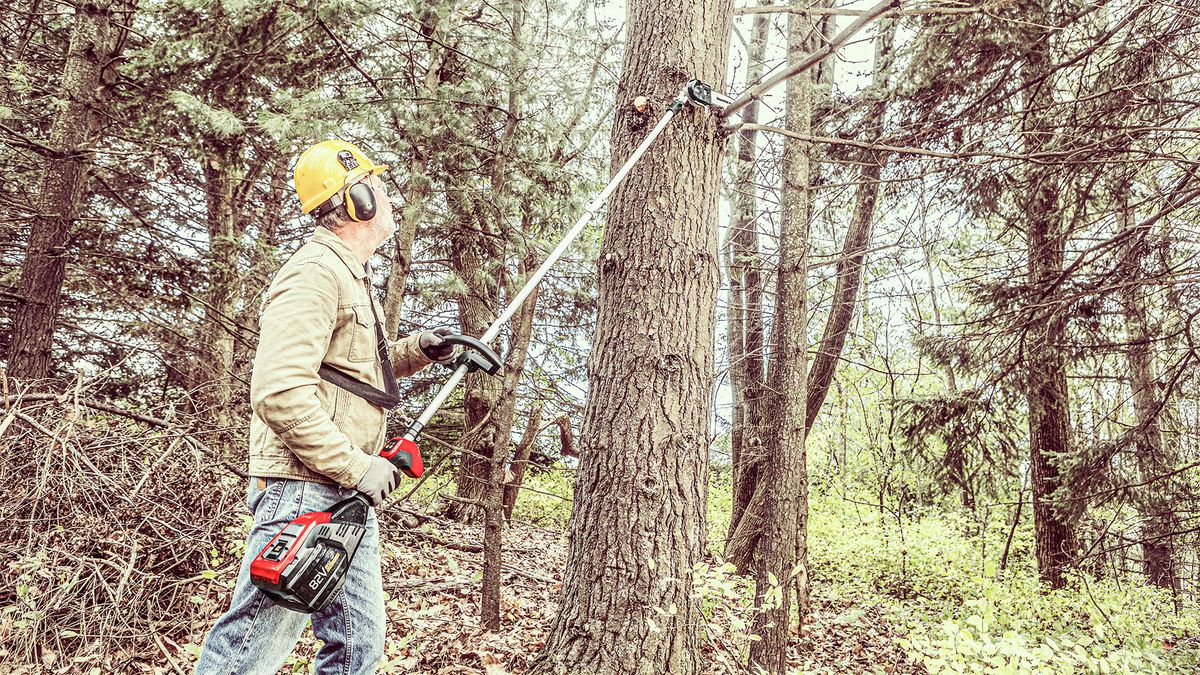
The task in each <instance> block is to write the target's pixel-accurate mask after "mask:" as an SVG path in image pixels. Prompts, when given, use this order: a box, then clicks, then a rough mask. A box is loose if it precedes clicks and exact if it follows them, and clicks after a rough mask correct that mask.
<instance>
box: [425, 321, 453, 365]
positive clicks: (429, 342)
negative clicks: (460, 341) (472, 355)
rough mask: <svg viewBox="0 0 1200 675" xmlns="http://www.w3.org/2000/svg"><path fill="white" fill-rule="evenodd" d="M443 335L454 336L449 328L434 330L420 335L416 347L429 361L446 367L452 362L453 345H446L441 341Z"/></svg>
mask: <svg viewBox="0 0 1200 675" xmlns="http://www.w3.org/2000/svg"><path fill="white" fill-rule="evenodd" d="M443 335H454V331H453V330H450V329H449V328H434V329H433V330H427V331H425V332H424V333H421V339H420V341H418V342H417V345H418V346H419V347H420V348H421V351H422V352H424V353H425V356H428V357H429V359H430V360H431V361H434V362H435V363H440V364H442V365H447V364H449V363H450V362H451V361H453V360H454V345H448V344H446V343H445V341H443V340H442V336H443Z"/></svg>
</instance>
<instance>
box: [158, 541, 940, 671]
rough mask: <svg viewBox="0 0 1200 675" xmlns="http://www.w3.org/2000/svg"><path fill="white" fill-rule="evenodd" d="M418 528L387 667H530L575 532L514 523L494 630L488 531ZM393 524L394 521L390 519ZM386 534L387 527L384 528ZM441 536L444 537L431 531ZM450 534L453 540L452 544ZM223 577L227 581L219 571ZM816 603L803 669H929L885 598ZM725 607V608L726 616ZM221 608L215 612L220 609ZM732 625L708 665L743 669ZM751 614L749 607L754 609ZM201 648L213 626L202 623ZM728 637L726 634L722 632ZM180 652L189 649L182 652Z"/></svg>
mask: <svg viewBox="0 0 1200 675" xmlns="http://www.w3.org/2000/svg"><path fill="white" fill-rule="evenodd" d="M433 525H435V527H433V528H431V529H428V530H421V532H427V533H433V532H435V534H421V535H418V534H415V532H416V531H414V530H401V531H400V532H396V528H387V529H391V530H392V532H393V534H392V536H391V538H390V541H389V540H385V542H384V543H383V548H384V551H385V553H384V557H383V567H384V570H383V573H384V588H385V590H386V591H387V593H388V595H389V600H388V603H387V614H388V639H387V644H386V646H385V652H386V656H385V660H384V663H383V664H382V666H381V667H380V669H379V672H380V673H422V674H430V675H433V674H436V675H451V674H458V673H462V674H466V673H483V674H485V675H503V674H506V673H513V674H516V673H522V672H524V671H525V670H526V668H527V667H528V665H529V663H530V661H531V659H532V658H533V657H534V656H535V655H536V653H537V652H538V650H539V649H540V648H541V647H542V645H543V643H544V640H545V638H546V635H547V631H548V630H549V627H550V623H551V621H552V620H553V618H554V616H555V614H556V612H557V610H558V604H557V599H558V591H559V587H560V584H561V581H562V570H563V568H564V566H565V564H566V539H565V537H564V534H563V532H562V531H560V530H554V529H545V528H540V527H535V526H531V525H527V524H524V523H520V522H516V523H513V524H512V525H511V526H510V527H509V528H507V529H506V531H505V534H504V560H505V566H504V571H503V574H502V593H501V614H502V620H503V626H502V628H501V629H500V630H499V631H497V632H489V631H485V630H483V629H481V628H480V625H479V605H478V596H479V582H480V579H481V577H482V557H481V554H479V553H477V552H473V551H469V550H459V549H460V548H462V549H469V548H473V545H474V544H475V542H478V541H480V540H481V538H482V537H481V532H480V529H479V528H477V527H473V526H464V525H459V524H456V523H447V522H438V523H433ZM385 532H386V529H385ZM385 536H386V534H385ZM431 536H434V537H436V538H437V539H440V540H441V541H440V542H435V541H431V540H430V537H431ZM447 543H449V544H451V545H450V546H448V545H447ZM214 581H218V582H219V581H220V580H219V579H218V580H214ZM813 595H814V602H813V612H812V615H811V618H810V621H809V622H808V623H806V624H805V635H804V637H803V638H800V637H798V636H797V637H795V638H794V643H793V647H792V649H791V662H792V665H793V666H794V667H795V668H796V669H797V671H798V672H802V673H924V672H925V670H924V668H922V667H921V666H919V665H914V664H912V663H911V662H910V661H909V660H908V659H907V657H906V656H905V654H904V652H903V650H901V649H900V648H899V647H898V646H897V645H896V642H895V639H894V638H895V636H894V634H893V632H892V631H891V627H890V625H889V623H888V621H887V620H886V619H885V617H884V613H883V610H882V608H881V607H879V606H853V605H850V604H848V603H844V602H836V601H831V600H825V599H822V598H823V596H824V594H823V593H822V588H821V587H820V586H819V585H818V586H817V587H816V588H815V589H814V594H813ZM718 616H720V617H723V618H718ZM213 618H215V615H214V617H213ZM709 618H710V619H711V620H713V621H716V622H722V621H723V622H724V624H725V625H722V626H719V627H714V628H716V629H715V630H710V631H708V633H707V639H706V644H705V647H704V649H703V652H704V659H705V662H706V667H705V672H706V673H712V674H714V675H716V674H722V675H724V674H727V673H729V674H732V673H741V672H744V667H743V665H742V664H741V661H742V658H743V657H742V653H743V648H744V647H745V644H744V643H742V644H729V643H730V642H740V641H738V640H736V639H728V638H731V637H734V636H736V635H737V631H736V630H732V629H731V628H730V626H729V625H728V623H729V620H730V618H731V614H729V613H728V612H724V613H721V612H714V613H713V616H711V617H709ZM746 618H747V619H748V617H746ZM196 628H197V632H196V633H195V635H194V636H193V637H192V645H189V648H188V649H187V651H190V652H193V653H194V652H195V650H196V646H197V645H199V643H200V641H201V640H202V639H203V637H204V630H205V629H206V627H205V626H196ZM722 637H724V638H726V639H722ZM317 648H318V645H317V643H316V642H315V640H314V639H313V638H312V636H311V632H306V634H305V637H304V638H303V640H302V642H301V645H300V647H299V648H298V650H297V651H296V652H295V653H294V655H293V658H292V659H291V661H290V662H289V667H288V668H285V669H284V671H283V672H301V673H303V672H308V669H309V667H310V663H311V658H312V655H314V654H315V653H316V650H317ZM180 656H181V658H180V660H181V661H187V660H188V655H186V654H181V655H180Z"/></svg>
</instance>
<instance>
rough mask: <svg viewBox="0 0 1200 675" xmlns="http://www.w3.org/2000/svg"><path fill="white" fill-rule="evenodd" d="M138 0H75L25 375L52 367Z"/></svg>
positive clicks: (24, 274) (40, 193) (23, 292)
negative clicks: (110, 101)
mask: <svg viewBox="0 0 1200 675" xmlns="http://www.w3.org/2000/svg"><path fill="white" fill-rule="evenodd" d="M135 5H136V2H134V1H133V0H115V1H109V2H105V1H99V2H81V3H78V4H77V5H76V6H75V19H74V23H73V26H72V28H71V40H70V43H69V46H68V47H67V56H66V62H65V63H64V64H63V72H62V81H61V83H60V86H59V98H61V99H62V101H63V102H64V105H63V106H62V108H60V109H59V111H58V113H57V114H55V116H54V121H53V122H52V123H51V126H50V135H49V138H47V139H46V142H45V146H46V147H47V148H48V149H49V151H48V152H47V154H46V157H45V166H44V169H43V171H42V175H41V178H40V180H39V181H38V185H37V192H36V196H35V198H34V199H33V200H32V201H33V204H34V208H35V209H36V210H35V212H34V213H32V214H31V229H32V231H31V233H30V237H29V245H28V247H27V248H26V250H25V261H24V264H23V265H22V266H21V277H20V279H19V281H18V282H17V296H18V299H17V303H16V308H15V310H14V314H13V323H12V339H11V341H10V342H9V349H8V374H9V375H12V376H13V377H18V378H22V379H26V380H34V379H39V378H44V377H46V376H47V375H49V373H50V356H51V352H52V350H53V347H54V324H55V322H56V321H57V319H58V309H59V306H60V304H61V302H62V291H63V289H62V287H63V280H64V279H65V278H66V272H67V263H68V261H69V259H70V256H71V230H72V228H73V227H74V224H75V218H76V217H77V216H78V214H79V212H80V211H81V210H82V209H83V207H84V204H85V203H86V201H87V194H88V190H87V183H88V171H89V167H90V164H91V156H90V152H91V146H92V145H93V144H94V143H95V140H96V136H97V132H98V120H99V115H100V112H101V110H102V109H103V108H104V106H105V105H106V98H107V91H108V83H107V82H105V81H104V79H105V78H104V73H105V69H106V68H109V67H111V66H112V63H113V60H114V59H115V58H116V57H117V56H118V55H119V54H120V51H121V47H122V45H123V43H124V37H125V35H126V33H127V32H128V28H127V27H128V25H129V23H130V17H131V15H132V13H133V10H134V7H135Z"/></svg>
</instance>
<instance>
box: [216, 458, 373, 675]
mask: <svg viewBox="0 0 1200 675" xmlns="http://www.w3.org/2000/svg"><path fill="white" fill-rule="evenodd" d="M352 493H353V490H349V489H344V488H339V487H335V486H332V485H322V484H320V483H311V482H308V481H301V480H289V479H284V478H268V479H266V488H265V489H259V487H258V479H257V478H251V479H250V490H249V493H248V494H247V496H246V505H247V506H248V507H249V508H250V512H251V513H252V514H254V525H253V527H251V528H250V536H249V537H247V539H246V553H245V555H244V556H243V557H242V567H241V570H240V571H238V578H237V586H236V587H235V588H234V590H233V601H232V602H231V603H230V607H229V611H227V612H225V613H224V614H222V615H221V617H220V618H219V619H217V623H216V625H214V626H213V627H212V630H211V631H209V633H208V637H207V638H205V640H204V647H203V649H202V650H201V652H200V661H199V662H198V663H197V664H196V675H210V674H211V675H217V674H218V673H219V674H220V675H243V674H249V673H263V674H264V675H266V674H271V673H275V672H276V671H278V670H279V668H280V666H282V665H283V663H284V661H286V660H287V657H288V655H289V654H291V652H292V648H293V647H295V646H296V641H297V640H298V639H300V634H301V633H302V632H303V631H304V627H305V626H306V625H307V624H308V620H309V618H310V617H311V618H312V626H313V634H314V635H315V636H316V638H317V639H318V640H321V641H323V642H324V645H323V646H322V647H321V650H320V651H319V652H317V662H316V666H317V673H318V674H319V675H333V674H334V673H339V674H340V675H358V674H359V673H374V672H375V667H376V666H377V665H378V663H379V661H380V659H381V658H382V657H383V639H384V636H383V624H384V609H383V577H382V576H381V575H380V571H379V523H378V521H376V519H375V510H374V509H371V510H370V511H369V515H368V517H367V532H366V534H365V535H363V539H362V543H361V544H359V547H358V552H357V553H356V554H355V555H354V560H353V562H352V563H351V565H350V570H349V573H348V576H347V577H346V583H345V585H344V586H342V590H341V591H340V592H339V593H338V595H337V597H336V598H335V599H334V601H333V603H331V604H330V605H329V606H328V607H326V608H325V609H324V610H323V611H320V612H317V613H315V614H311V615H309V614H302V613H300V612H293V611H291V610H289V609H284V608H283V607H280V606H279V605H276V604H275V603H273V602H271V600H270V599H268V598H267V596H265V595H263V594H262V593H261V592H260V591H259V590H258V589H257V588H255V587H254V586H253V585H251V583H250V563H251V562H252V561H253V560H254V558H255V557H256V556H257V555H258V553H259V551H261V550H262V548H263V547H264V546H266V545H267V542H268V541H270V540H271V537H273V536H275V535H276V534H277V533H278V532H279V530H280V529H282V528H283V527H284V526H285V525H287V523H288V522H290V521H291V520H292V519H293V518H295V517H296V516H299V515H300V514H302V513H306V512H308V511H321V510H324V509H326V508H328V507H329V506H331V505H332V504H334V503H335V502H337V501H339V500H341V499H345V498H346V497H349V496H350V495H351V494H352Z"/></svg>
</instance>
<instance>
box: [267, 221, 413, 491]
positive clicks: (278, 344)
mask: <svg viewBox="0 0 1200 675" xmlns="http://www.w3.org/2000/svg"><path fill="white" fill-rule="evenodd" d="M369 284H370V281H369V279H368V278H367V274H366V271H365V270H364V269H363V264H362V263H361V262H359V260H358V258H357V257H356V256H355V255H354V253H353V252H352V251H351V250H350V248H349V247H348V246H346V244H345V242H343V241H342V240H341V238H339V237H338V236H337V235H336V234H334V233H333V232H331V231H329V230H327V229H325V228H323V227H318V228H317V230H316V232H315V233H314V234H313V237H312V239H310V240H309V241H308V243H306V244H305V245H304V246H302V247H301V248H300V250H299V251H296V253H295V254H293V255H292V257H291V258H289V259H288V261H287V262H286V263H284V264H283V267H282V268H280V270H279V273H278V274H276V275H275V279H274V280H273V281H272V282H271V287H270V289H269V290H268V291H267V298H266V301H265V302H264V303H263V310H262V319H261V322H260V328H259V342H258V352H257V353H256V354H255V356H254V372H253V375H252V376H251V378H250V404H251V407H252V408H253V410H254V416H253V417H252V418H251V420H250V475H251V476H257V477H274V478H298V479H301V480H309V481H315V482H320V483H333V482H336V483H338V484H340V485H343V486H345V487H354V485H355V484H357V483H358V480H359V479H360V478H362V476H363V474H364V473H365V472H366V470H367V466H368V464H369V463H370V459H369V457H370V456H371V455H377V454H379V451H380V449H381V445H382V443H383V441H384V433H385V411H384V410H383V409H381V408H379V407H377V406H375V405H374V404H372V403H368V402H367V401H365V400H364V399H362V398H359V397H358V396H355V395H354V394H351V393H350V392H348V391H345V390H343V389H341V388H339V387H335V386H334V385H332V384H330V383H328V382H325V381H324V380H322V379H321V378H320V376H318V375H317V370H318V369H319V368H320V367H321V363H322V362H324V363H328V364H329V365H330V366H333V367H334V368H336V369H338V370H340V371H342V372H344V373H346V374H347V375H350V376H352V377H354V378H355V379H358V380H361V381H362V382H366V383H367V384H370V385H372V386H374V387H377V388H379V389H383V388H384V383H383V371H382V368H381V366H380V364H379V359H378V356H377V354H376V345H375V340H376V337H375V316H374V314H372V312H371V304H369V303H374V306H375V311H376V312H377V313H378V314H379V316H380V320H382V317H383V309H382V308H381V307H380V306H379V303H378V302H375V300H374V297H373V295H372V294H371V293H370V292H369V291H368V287H369ZM419 339H420V336H419V335H413V336H411V337H407V338H404V339H401V340H399V341H397V342H394V343H391V344H390V345H389V352H388V355H389V356H390V357H391V360H392V365H393V367H394V369H395V371H396V376H397V377H404V376H406V375H411V374H413V373H415V372H417V371H418V370H420V369H422V368H424V367H425V366H426V365H428V364H429V363H430V362H431V361H430V360H429V358H428V357H426V356H425V354H424V353H423V352H422V351H421V349H420V347H419V346H418V344H417V343H418V340H419Z"/></svg>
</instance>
